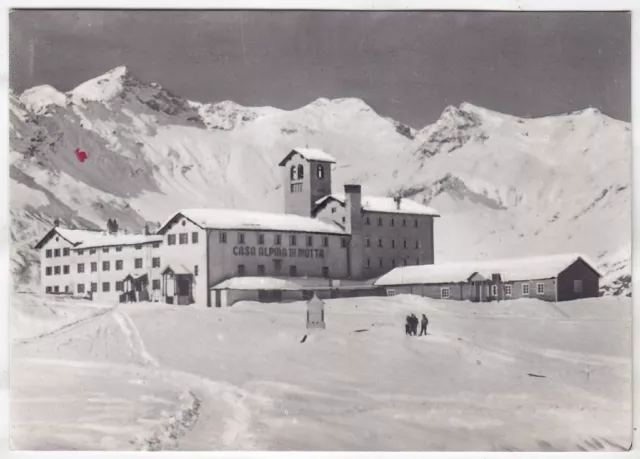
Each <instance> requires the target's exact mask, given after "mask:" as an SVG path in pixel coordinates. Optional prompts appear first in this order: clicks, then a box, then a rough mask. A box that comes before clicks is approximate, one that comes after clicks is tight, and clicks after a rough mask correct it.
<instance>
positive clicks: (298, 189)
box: [291, 183, 302, 193]
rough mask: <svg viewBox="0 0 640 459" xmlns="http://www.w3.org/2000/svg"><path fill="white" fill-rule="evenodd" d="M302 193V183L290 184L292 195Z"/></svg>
mask: <svg viewBox="0 0 640 459" xmlns="http://www.w3.org/2000/svg"><path fill="white" fill-rule="evenodd" d="M301 191H302V183H292V184H291V192H292V193H300V192H301Z"/></svg>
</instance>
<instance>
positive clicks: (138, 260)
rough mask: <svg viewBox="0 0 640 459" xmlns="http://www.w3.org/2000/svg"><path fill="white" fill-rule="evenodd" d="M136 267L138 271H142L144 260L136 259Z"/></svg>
mask: <svg viewBox="0 0 640 459" xmlns="http://www.w3.org/2000/svg"><path fill="white" fill-rule="evenodd" d="M134 266H135V268H136V269H141V268H142V258H136V259H135V260H134Z"/></svg>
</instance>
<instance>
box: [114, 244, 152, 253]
mask: <svg viewBox="0 0 640 459" xmlns="http://www.w3.org/2000/svg"><path fill="white" fill-rule="evenodd" d="M156 244H158V246H160V244H159V243H157V242H156ZM154 245H155V244H154ZM116 252H122V246H121V245H118V246H116Z"/></svg>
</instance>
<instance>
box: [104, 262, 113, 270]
mask: <svg viewBox="0 0 640 459" xmlns="http://www.w3.org/2000/svg"><path fill="white" fill-rule="evenodd" d="M109 268H111V263H109V262H108V261H103V262H102V270H103V271H109Z"/></svg>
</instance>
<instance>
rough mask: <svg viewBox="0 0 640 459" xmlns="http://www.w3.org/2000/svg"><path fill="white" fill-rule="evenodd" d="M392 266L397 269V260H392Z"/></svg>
mask: <svg viewBox="0 0 640 459" xmlns="http://www.w3.org/2000/svg"><path fill="white" fill-rule="evenodd" d="M391 266H393V267H394V268H395V267H396V261H395V260H391Z"/></svg>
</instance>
